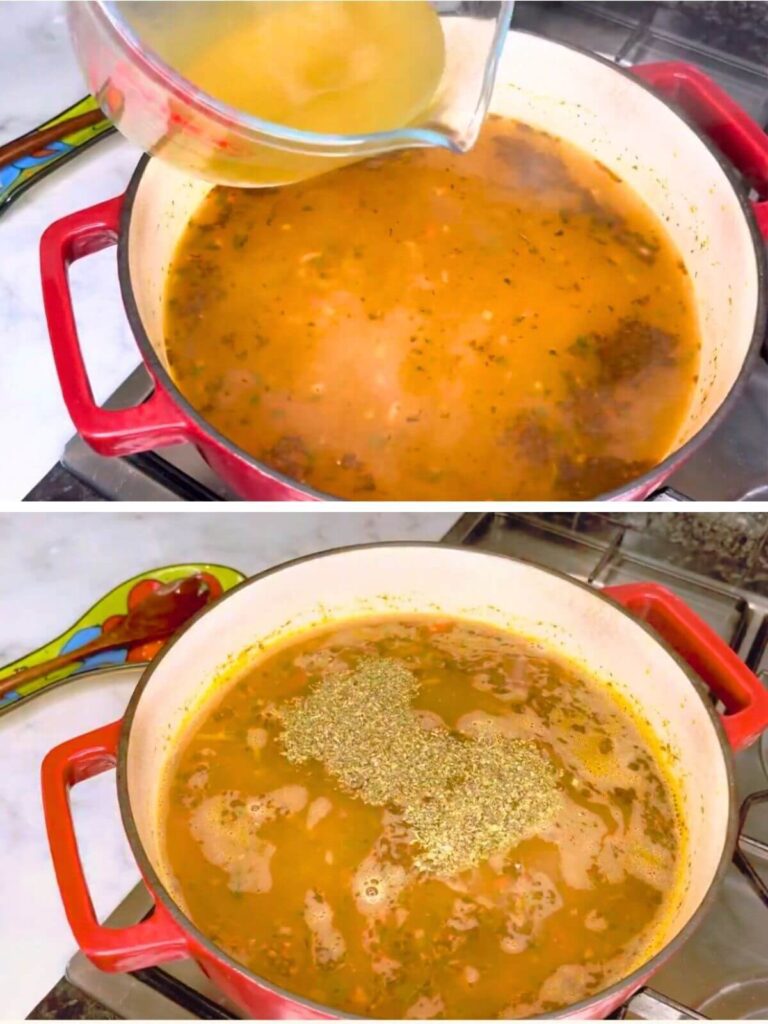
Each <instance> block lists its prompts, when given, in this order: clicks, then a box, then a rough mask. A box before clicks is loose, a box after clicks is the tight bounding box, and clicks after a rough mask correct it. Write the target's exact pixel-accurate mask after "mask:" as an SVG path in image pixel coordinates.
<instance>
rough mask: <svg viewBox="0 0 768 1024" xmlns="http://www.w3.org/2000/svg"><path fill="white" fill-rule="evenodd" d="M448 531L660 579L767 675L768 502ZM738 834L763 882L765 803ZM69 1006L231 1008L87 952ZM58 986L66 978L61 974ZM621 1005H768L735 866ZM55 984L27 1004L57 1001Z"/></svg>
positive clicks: (533, 518) (476, 520) (540, 556)
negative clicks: (696, 921)
mask: <svg viewBox="0 0 768 1024" xmlns="http://www.w3.org/2000/svg"><path fill="white" fill-rule="evenodd" d="M444 540H445V541H446V542H450V543H454V544H463V545H467V546H469V547H477V548H482V549H486V550H492V551H498V552H503V553H506V554H510V555H517V556H520V557H524V558H526V559H528V560H530V561H533V562H536V563H538V564H540V565H543V566H547V567H550V568H555V569H558V570H560V571H563V572H567V573H569V574H570V575H572V576H574V577H575V578H577V579H580V580H583V581H588V582H590V583H592V584H593V585H594V586H597V587H602V586H605V585H607V584H616V583H627V582H632V581H638V580H645V581H649V580H650V581H654V582H658V583H662V584H664V585H665V586H667V587H669V588H670V589H671V590H673V591H675V592H676V593H677V594H678V595H679V596H680V597H682V598H683V599H684V600H685V601H686V602H687V603H688V604H689V605H690V606H691V607H692V608H693V609H694V610H695V611H696V612H697V613H698V614H699V615H700V616H701V617H702V618H704V619H705V620H706V621H707V622H708V623H709V624H710V625H711V626H712V627H713V628H714V629H715V630H716V631H717V632H718V633H719V634H720V636H722V637H723V638H724V639H725V640H727V642H728V643H729V644H730V646H731V647H732V648H733V649H734V650H735V651H736V652H737V653H738V655H739V657H740V658H742V660H743V661H745V662H746V664H747V665H749V666H750V667H751V668H752V670H753V671H754V672H755V673H756V674H757V675H758V676H759V677H760V679H762V680H763V681H764V682H765V684H766V686H768V513H755V514H750V515H744V514H742V515H739V514H729V515H724V516H721V515H711V514H709V515H708V514H706V513H698V514H689V513H684V512H676V513H674V514H664V513H661V512H654V513H645V512H638V513H614V514H610V513H592V514H588V513H575V514H574V513H555V514H553V513H531V514H525V515H523V514H511V513H505V514H496V515H494V514H490V513H472V514H468V515H465V516H462V517H461V518H460V519H459V520H458V521H457V523H456V524H455V526H454V527H453V528H452V529H451V530H450V532H449V533H448V534H447V536H446V537H445V538H444ZM735 761H736V776H737V784H738V790H739V796H740V798H741V799H744V798H745V797H746V796H747V795H748V794H751V793H756V792H758V791H763V790H765V789H766V788H768V734H766V737H764V738H763V741H762V742H761V743H760V742H759V743H756V744H755V745H754V746H753V747H752V748H751V749H749V750H748V751H745V752H743V753H741V754H739V755H738V756H737V757H736V759H735ZM745 836H746V838H745V840H744V841H743V843H742V849H743V851H744V853H745V854H746V855H747V856H748V857H749V859H750V861H751V863H752V864H753V866H754V867H755V869H756V870H757V872H758V874H759V875H760V876H761V877H762V878H763V879H764V880H765V881H766V882H768V804H766V805H760V806H757V807H756V808H755V809H754V811H753V812H752V813H751V814H750V816H749V818H748V821H747V826H746V829H745ZM149 908H150V903H149V899H148V897H147V894H146V891H145V890H144V889H143V887H142V886H139V887H137V888H136V889H135V890H134V891H133V892H132V893H131V894H130V895H129V896H128V897H127V898H126V899H125V900H124V901H123V903H122V904H121V905H120V906H119V907H118V908H117V910H115V912H114V914H112V916H111V917H110V918H109V919H108V922H107V923H108V924H111V925H115V926H124V925H127V924H131V923H135V922H136V921H138V920H140V919H141V918H142V917H143V916H144V915H145V914H146V913H147V912H148V911H149ZM67 979H68V982H69V984H70V986H74V988H67V997H66V998H67V1000H68V1005H71V1004H72V1002H73V1001H74V1003H75V1005H76V1006H77V1008H78V1010H77V1012H76V1013H74V1016H85V1015H87V1016H89V1017H96V1016H103V1015H104V1012H105V1011H109V1012H110V1013H111V1014H113V1015H115V1016H117V1017H123V1018H127V1019H137V1018H153V1019H195V1018H200V1019H221V1018H231V1017H237V1016H238V1013H237V1010H236V1008H235V1007H234V1006H232V1005H230V1004H228V1003H227V1002H226V1000H224V999H223V998H222V997H221V995H220V994H219V993H218V992H217V991H216V989H215V988H214V986H213V985H212V984H211V982H210V981H208V979H207V978H206V977H205V976H204V975H203V974H202V973H201V972H200V970H199V969H198V968H197V967H196V966H195V965H194V964H192V963H191V962H190V961H181V962H179V963H176V964H167V965H164V966H163V967H162V968H152V969H149V970H144V971H139V972H137V973H135V974H122V975H115V974H105V973H103V972H101V971H99V970H98V969H97V968H95V967H94V966H93V965H92V964H91V963H90V962H89V961H88V960H87V959H86V958H85V957H84V956H83V955H82V954H77V955H75V956H74V957H73V958H72V960H71V961H70V962H69V964H68V966H67ZM62 984H63V983H62ZM652 984H653V990H652V991H648V990H644V991H643V992H642V993H641V994H640V995H639V996H638V997H635V999H633V1000H632V1001H631V1003H630V1004H628V1005H627V1006H626V1007H624V1008H623V1010H622V1011H621V1012H620V1014H619V1016H621V1017H624V1018H626V1019H636V1020H651V1019H653V1020H657V1019H684V1018H685V1017H696V1016H705V1017H710V1018H728V1019H740V1018H741V1019H762V1018H765V1017H768V906H766V905H765V904H764V903H763V901H762V900H761V898H760V897H759V895H758V894H757V892H756V890H755V889H754V888H753V887H752V884H751V883H750V882H749V881H748V880H747V879H746V878H745V877H744V875H743V874H742V873H741V872H740V871H739V870H737V868H736V867H735V866H733V867H731V869H730V870H729V872H728V875H727V877H726V879H725V883H724V885H723V886H722V889H721V891H720V895H719V896H718V898H717V900H716V902H715V903H714V905H713V907H712V909H711V910H710V912H709V914H708V915H707V916H706V918H705V919H704V921H703V923H702V925H701V927H700V928H699V930H698V931H697V932H696V933H695V934H694V935H693V936H692V937H691V939H689V941H688V942H687V943H686V944H685V945H684V946H683V947H682V949H681V950H680V951H679V952H678V953H677V954H676V956H675V957H674V958H673V959H672V960H671V961H670V962H669V963H668V964H667V965H666V966H665V967H664V968H663V970H662V971H660V972H659V973H658V974H657V975H656V976H655V977H654V978H653V981H652ZM61 1006H62V997H61V996H59V998H58V999H57V994H56V990H54V992H53V993H52V994H51V996H50V997H49V998H48V999H47V1000H46V1001H44V1003H43V1004H41V1007H40V1008H38V1011H36V1013H34V1014H33V1016H38V1017H39V1016H46V1017H61V1016H72V1015H73V1014H72V1013H71V1012H66V1013H65V1012H62V1011H61Z"/></svg>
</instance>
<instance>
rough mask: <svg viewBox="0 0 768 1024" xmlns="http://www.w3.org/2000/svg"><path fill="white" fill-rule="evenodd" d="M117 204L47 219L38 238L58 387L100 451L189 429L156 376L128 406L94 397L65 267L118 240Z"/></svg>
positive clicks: (143, 445)
mask: <svg viewBox="0 0 768 1024" xmlns="http://www.w3.org/2000/svg"><path fill="white" fill-rule="evenodd" d="M122 206H123V196H117V197H116V198H115V199H107V200H106V202H103V203H97V205H96V206H91V207H89V208H88V209H87V210H80V211H79V212H77V213H72V214H70V215H69V216H67V217H63V218H62V219H61V220H57V221H55V222H54V223H53V224H51V225H50V227H48V228H47V229H46V230H45V232H44V233H43V236H42V238H41V239H40V273H41V276H42V285H43V305H44V307H45V317H46V320H47V321H48V333H49V335H50V338H51V345H52V347H53V358H54V360H55V362H56V370H57V373H58V375H59V381H60V382H61V391H62V394H63V396H64V401H65V403H66V406H67V409H68V410H69V415H70V416H71V417H72V421H73V423H74V424H75V427H76V428H77V430H78V433H80V434H81V435H82V436H83V437H84V438H85V440H86V441H87V442H88V443H89V444H90V445H91V447H92V448H94V449H95V450H96V451H97V452H99V453H100V454H102V455H130V454H132V453H134V452H142V451H147V450H148V449H151V448H156V447H161V446H163V445H170V444H178V443H180V442H181V441H185V440H189V439H190V435H191V433H192V428H191V424H190V422H189V421H188V420H187V419H185V417H184V414H183V413H182V412H181V410H180V409H178V408H177V407H176V406H175V405H174V403H173V401H172V400H171V399H170V398H169V397H168V395H167V394H166V393H165V392H164V391H163V390H162V389H161V388H159V387H158V386H157V381H155V389H154V391H153V393H152V394H151V395H150V396H149V398H148V399H147V400H146V402H143V403H142V404H141V405H137V406H134V407H133V408H131V409H103V408H102V407H101V406H99V405H97V404H96V401H95V399H94V397H93V391H92V389H91V384H90V381H89V379H88V371H87V370H86V367H85V361H84V360H83V353H82V351H81V348H80V341H79V339H78V336H77V325H76V323H75V314H74V312H73V309H72V295H71V293H70V290H69V279H68V274H67V271H68V269H69V266H70V264H72V263H74V261H75V260H79V259H82V258H83V257H84V256H89V255H90V254H91V253H94V252H99V251H100V250H101V249H106V248H107V246H110V245H115V244H116V243H117V236H118V230H119V225H120V212H121V210H122ZM148 369H149V368H148ZM150 372H151V371H150Z"/></svg>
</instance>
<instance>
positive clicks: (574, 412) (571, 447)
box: [165, 118, 699, 500]
mask: <svg viewBox="0 0 768 1024" xmlns="http://www.w3.org/2000/svg"><path fill="white" fill-rule="evenodd" d="M165 343H166V352H167V357H168V362H169V366H170V370H171V374H172V376H173V379H174V381H175V382H176V384H177V385H178V387H179V388H180V390H181V391H182V393H183V394H184V395H185V397H186V398H187V399H188V400H189V401H190V403H191V404H192V405H193V406H194V407H195V408H196V409H197V410H198V411H199V412H200V413H201V414H202V415H203V416H204V417H205V418H206V419H207V420H208V421H209V422H210V423H212V424H213V425H214V426H215V427H216V428H218V429H219V430H220V431H221V432H222V433H223V434H224V435H225V436H226V437H228V438H230V439H231V440H232V441H234V442H235V443H237V444H238V445H240V446H241V447H242V448H243V449H244V450H245V451H247V452H248V453H250V454H251V455H253V456H255V457H256V458H258V459H260V460H262V461H263V462H265V463H266V464H268V465H269V466H272V467H274V468H275V469H278V470H280V471H281V472H283V473H285V474H287V475H288V476H289V477H292V478H294V479H296V480H298V481H301V482H303V483H306V484H308V485H311V486H312V487H314V488H316V489H318V490H320V491H323V492H325V493H327V494H330V495H336V496H339V497H343V498H351V499H384V500H390V499H392V500H394V499H425V500H430V499H432V500H440V499H445V500H451V499H453V500H462V499H470V498H471V499H478V500H480V499H499V500H503V499H546V498H559V499H563V498H571V499H581V498H591V497H594V496H596V495H598V494H601V493H604V492H606V491H609V490H611V489H613V488H615V487H618V486H620V485H622V484H624V483H627V482H628V481H629V480H631V479H633V478H635V477H637V476H639V475H641V474H642V473H644V472H646V471H647V470H649V469H651V468H652V467H653V466H655V465H656V464H657V463H658V462H659V461H661V460H662V459H663V458H664V457H665V456H666V455H667V454H668V452H669V451H670V449H671V448H672V447H673V446H674V445H675V443H676V440H677V437H678V433H679V431H680V428H681V425H682V423H683V422H684V419H685V416H686V413H687V410H688V408H689V404H690V401H691V398H692V395H693V391H694V387H695V382H696V377H697V372H698V360H699V336H698V325H697V320H696V312H695V306H694V299H693V290H692V287H691V283H690V281H689V279H688V277H687V274H686V271H685V267H684V265H683V262H682V261H681V259H680V256H679V254H678V252H677V251H676V250H675V248H674V246H673V245H672V243H671V241H670V240H669V238H668V237H667V236H666V234H665V232H664V229H663V228H662V226H661V224H660V223H659V222H658V221H657V220H656V218H655V217H654V215H653V214H652V213H651V211H650V210H649V209H648V208H647V207H646V206H645V205H644V204H643V203H642V202H641V201H640V199H639V198H638V197H637V196H636V195H635V194H634V193H633V192H632V191H631V190H630V189H629V188H628V186H626V185H625V184H624V183H623V182H621V181H620V180H618V179H617V178H616V177H615V176H614V175H613V174H612V173H611V172H610V171H609V170H608V169H607V168H605V167H603V166H602V165H600V164H598V163H597V162H596V161H594V160H593V159H592V158H591V157H589V156H587V155H586V154H584V153H582V152H580V151H579V150H577V149H575V148H574V147H572V146H570V145H569V144H567V143H564V142H562V141H561V140H558V139H555V138H552V137H551V136H548V135H545V134H543V133H540V132H535V131H533V130H532V129H530V128H528V127H527V126H526V125H523V124H518V123H515V122H512V121H506V120H502V119H499V118H491V119H490V120H489V121H487V122H486V125H485V127H484V129H483V132H482V133H481V136H480V140H479V141H478V143H477V145H476V146H475V148H474V149H473V150H472V151H471V152H469V153H468V154H465V155H462V156H458V155H456V154H451V153H446V152H445V151H443V150H410V151H407V152H403V153H398V154H394V155H392V156H388V157H386V158H382V159H377V160H370V161H368V162H366V163H361V164H356V165H353V166H350V167H347V168H344V169H342V170H338V171H334V172H332V173H329V174H326V175H324V176H322V177H319V178H316V179H313V180H312V181H309V182H305V183H303V184H301V185H295V186H292V187H285V188H281V189H274V190H267V191H264V190H250V191H245V190H243V191H241V190H237V189H225V188H217V189H214V190H213V191H212V192H211V193H210V194H209V196H208V197H207V198H206V199H205V200H204V202H203V204H202V205H201V207H200V208H199V209H198V211H197V212H196V214H195V215H194V217H193V218H192V220H191V221H190V223H189V225H188V226H187V228H186V231H185V233H184V235H183V237H182V240H181V242H180V245H179V247H178V250H177V252H176V255H175V258H174V259H173V261H172V265H171V268H170V272H169V276H168V280H167V286H166V307H165Z"/></svg>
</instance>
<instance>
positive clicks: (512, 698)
mask: <svg viewBox="0 0 768 1024" xmlns="http://www.w3.org/2000/svg"><path fill="white" fill-rule="evenodd" d="M371 658H386V659H394V660H395V661H397V662H398V663H399V664H400V665H402V666H403V667H404V668H405V669H407V670H409V671H410V672H412V673H413V675H414V676H415V678H416V680H417V682H418V688H417V692H416V694H415V696H414V697H413V701H412V705H411V706H412V709H413V714H414V715H415V716H416V717H417V719H418V721H419V723H420V725H421V727H423V728H424V729H426V730H429V729H443V730H447V731H449V734H450V736H452V737H455V738H456V739H457V740H458V741H460V742H463V743H471V742H476V740H474V739H473V737H477V736H478V735H479V734H480V733H483V732H485V734H486V735H487V734H488V733H489V732H490V733H491V734H496V735H501V736H505V737H511V738H514V739H516V740H527V741H529V742H531V743H533V744H534V745H535V747H536V749H537V750H538V751H539V752H540V753H541V754H542V755H543V756H545V757H546V759H547V760H548V762H549V763H550V764H551V765H552V766H554V768H555V769H556V771H557V778H558V781H557V790H558V805H557V813H556V814H555V815H554V816H551V817H550V818H548V819H547V822H546V824H545V826H544V827H543V828H539V829H538V830H536V831H535V832H534V833H533V834H530V835H528V837H527V838H525V839H524V840H523V841H522V842H520V843H518V844H517V845H514V846H513V847H512V848H507V849H499V850H497V851H496V852H494V853H493V854H492V855H491V856H489V857H488V858H487V859H485V860H483V861H482V862H480V863H479V864H477V865H476V866H475V867H473V868H470V869H467V870H464V871H462V872H460V873H457V874H454V875H452V876H447V875H439V874H434V873H433V874H431V873H429V872H428V871H425V870H419V869H418V867H417V860H418V858H417V854H418V850H417V848H416V847H415V846H414V844H413V843H412V841H411V838H410V836H409V832H408V826H407V824H406V822H405V821H404V819H403V817H402V816H401V815H400V814H399V813H398V810H397V808H395V807H381V806H372V805H370V804H366V803H365V802H364V801H363V800H362V799H361V798H360V797H359V796H356V795H354V794H353V793H352V792H351V791H350V790H349V789H345V788H343V787H342V786H341V785H340V784H339V782H338V781H337V779H335V778H334V776H333V775H332V774H330V773H329V772H328V771H326V770H325V769H324V767H323V765H322V764H321V763H319V762H318V761H316V760H309V761H307V762H305V763H301V764H297V763H292V762H291V761H289V760H288V758H287V757H286V756H285V748H284V740H283V738H282V736H283V724H282V722H283V715H284V713H285V709H286V708H295V707H296V706H297V704H296V702H297V701H301V700H302V699H303V698H306V696H307V695H308V694H309V693H311V692H314V691H315V690H316V688H317V686H318V685H320V684H321V682H322V680H328V679H329V678H330V677H331V676H332V675H333V674H335V673H340V672H345V671H349V670H355V668H356V666H358V665H360V663H361V661H362V662H363V663H365V659H371ZM178 750H179V753H178V754H177V755H176V759H175V761H174V762H173V764H172V766H171V768H170V770H169V778H168V785H167V791H166V796H165V800H164V804H163V806H162V808H161V820H162V827H163V835H164V843H165V857H166V862H167V863H166V871H167V874H168V876H169V877H170V878H171V879H172V880H173V881H172V891H173V892H174V893H175V896H176V898H177V899H178V901H179V902H180V903H181V905H182V906H183V907H184V908H185V909H186V911H187V913H188V914H189V916H190V917H191V919H192V921H194V923H195V924H196V925H197V926H198V927H199V928H200V929H201V930H202V931H203V932H204V933H205V934H206V935H208V936H209V937H210V938H211V939H212V940H213V941H214V942H216V943H217V944H218V945H219V946H220V947H221V948H222V949H224V950H226V951H227V952H229V953H230V954H231V955H232V956H233V957H234V958H235V959H237V960H238V961H240V962H241V963H243V964H245V965H246V966H247V967H248V968H250V969H251V970H252V971H254V972H255V973H256V974H258V975H261V976H263V977H265V978H267V979H269V980H270V981H272V982H273V983H275V984H277V985H280V986H281V987H284V988H286V989H287V990H289V991H290V992H293V993H296V994H298V995H300V996H304V997H306V998H309V999H312V1000H315V1001H317V1002H319V1003H321V1004H324V1005H326V1006H330V1007H333V1008H336V1009H339V1010H345V1011H347V1012H350V1013H355V1014H360V1015H363V1016H372V1017H385V1018H403V1017H405V1018H408V1017H422V1018H430V1017H437V1016H440V1017H446V1018H488V1017H505V1016H510V1017H521V1016H529V1015H532V1014H536V1013H540V1012H546V1011H550V1010H555V1009H558V1008H561V1007H563V1006H566V1005H568V1004H571V1003H574V1002H577V1001H578V1000H580V999H583V998H585V997H587V996H588V995H591V994H593V993H595V992H597V991H599V990H601V989H603V988H605V987H606V986H607V985H609V984H611V983H612V982H614V981H618V980H619V979H620V978H622V977H625V976H626V975H627V974H629V973H630V972H631V971H632V970H633V969H634V968H636V967H637V966H639V965H640V964H641V963H642V962H644V961H645V960H646V959H647V958H648V957H649V956H650V955H651V954H652V953H654V952H655V951H656V950H657V949H658V948H659V946H660V945H661V944H663V942H664V933H665V929H666V927H667V925H668V922H669V918H670V915H671V914H672V912H673V911H674V908H675V905H676V900H677V898H678V896H679V889H680V885H681V877H680V876H681V867H680V866H681V863H682V861H683V853H684V848H685V843H686V840H685V833H684V830H683V828H682V825H681V821H680V817H679V812H678V810H677V799H676V796H675V791H674V789H673V786H672V785H671V783H670V776H669V774H668V771H667V768H666V767H665V766H664V765H663V764H662V761H661V760H660V758H658V757H657V756H656V754H655V753H654V750H653V741H652V739H651V738H650V737H649V736H648V735H647V726H646V725H645V724H644V723H642V722H640V721H639V720H637V719H635V718H634V717H633V715H631V714H630V713H629V711H628V710H626V708H625V707H624V706H623V704H621V703H620V702H619V700H618V699H617V698H615V696H614V695H613V693H612V692H611V691H610V690H609V688H608V687H607V685H605V684H602V683H597V682H595V681H593V680H591V679H589V678H587V677H586V676H585V675H584V674H583V673H581V672H580V671H579V670H577V669H576V668H575V667H574V666H572V665H569V664H566V663H564V662H563V661H561V660H559V659H558V658H556V657H554V656H553V655H552V654H551V653H550V652H548V651H547V650H546V649H545V648H542V647H541V646H540V645H537V644H535V643H533V642H532V641H527V640H524V639H521V638H518V637H515V636H512V635H510V634H507V633H502V632H500V631H497V630H495V629H491V628H489V627H486V626H482V625H478V624H474V623H469V622H462V621H454V620H447V621H446V620H442V619H441V620H437V619H433V618H429V617H425V616H421V617H410V618H398V619H379V620H367V621H365V620H361V621H355V622H349V623H340V624H337V625H336V626H334V627H332V628H324V629H323V630H322V631H317V632H315V633H310V634H306V635H305V636H304V637H300V638H294V640H293V641H292V642H288V643H287V644H286V645H284V646H283V647H280V648H278V649H276V650H275V651H273V653H271V654H269V655H265V656H263V657H262V659H261V660H259V661H258V662H257V663H255V664H254V665H253V666H252V667H251V668H249V669H248V671H247V672H246V673H245V674H244V675H243V676H242V677H241V678H239V679H237V680H236V681H234V682H233V683H232V684H231V685H229V686H227V687H225V688H224V690H223V692H222V691H221V690H220V691H218V692H217V694H216V696H215V697H214V698H213V699H212V700H211V701H210V702H209V703H208V704H207V705H206V706H205V708H204V709H203V710H202V711H201V713H200V714H199V716H198V718H197V720H196V722H195V723H194V724H193V725H191V726H190V727H189V728H188V730H187V732H186V735H185V736H184V737H183V740H182V742H181V744H180V745H179V747H178ZM377 764H378V765H379V767H378V768H377V767H376V765H377ZM377 770H379V771H380V770H381V765H380V762H378V761H377V759H376V757H374V756H372V757H371V766H370V772H371V773H375V772H376V771H377Z"/></svg>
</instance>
